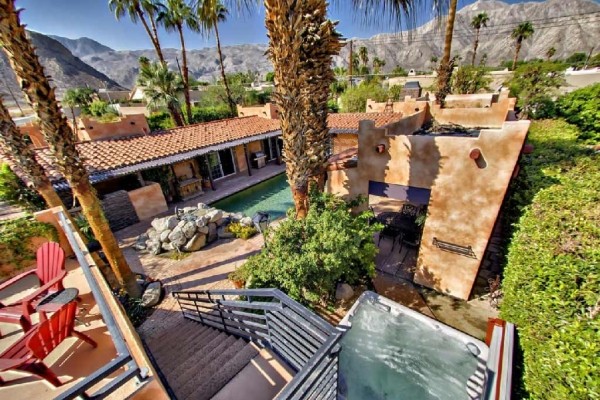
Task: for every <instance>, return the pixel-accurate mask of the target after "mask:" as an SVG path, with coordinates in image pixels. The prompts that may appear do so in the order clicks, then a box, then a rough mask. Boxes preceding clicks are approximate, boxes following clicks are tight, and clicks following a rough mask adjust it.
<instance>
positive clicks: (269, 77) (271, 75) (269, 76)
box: [265, 71, 275, 82]
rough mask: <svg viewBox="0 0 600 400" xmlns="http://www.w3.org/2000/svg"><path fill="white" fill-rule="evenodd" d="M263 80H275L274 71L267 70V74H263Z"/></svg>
mask: <svg viewBox="0 0 600 400" xmlns="http://www.w3.org/2000/svg"><path fill="white" fill-rule="evenodd" d="M265 81H267V82H274V81H275V73H274V72H273V71H269V72H267V75H266V76H265Z"/></svg>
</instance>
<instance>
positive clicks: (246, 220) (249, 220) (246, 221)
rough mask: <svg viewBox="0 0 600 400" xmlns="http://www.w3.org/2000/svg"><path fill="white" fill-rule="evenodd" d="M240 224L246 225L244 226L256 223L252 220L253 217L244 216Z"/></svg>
mask: <svg viewBox="0 0 600 400" xmlns="http://www.w3.org/2000/svg"><path fill="white" fill-rule="evenodd" d="M240 224H242V225H244V226H253V225H254V223H253V222H252V218H250V217H244V218H242V219H240Z"/></svg>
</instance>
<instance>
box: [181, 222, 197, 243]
mask: <svg viewBox="0 0 600 400" xmlns="http://www.w3.org/2000/svg"><path fill="white" fill-rule="evenodd" d="M181 231H182V232H183V234H184V235H185V237H186V238H188V239H191V238H192V236H194V234H195V233H196V223H195V222H191V221H188V222H186V223H185V224H184V225H183V227H182V228H181Z"/></svg>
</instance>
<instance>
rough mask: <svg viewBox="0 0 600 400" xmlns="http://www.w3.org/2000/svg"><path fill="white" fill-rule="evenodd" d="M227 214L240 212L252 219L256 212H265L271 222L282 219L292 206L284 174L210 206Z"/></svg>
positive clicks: (290, 193) (292, 202)
mask: <svg viewBox="0 0 600 400" xmlns="http://www.w3.org/2000/svg"><path fill="white" fill-rule="evenodd" d="M211 206H212V207H215V208H218V209H220V210H224V211H228V212H241V213H244V214H246V215H247V216H249V217H252V216H253V215H254V214H256V213H257V212H258V211H266V212H267V213H269V215H270V216H271V220H274V219H277V218H280V217H284V216H285V214H286V212H287V210H288V209H289V208H291V207H293V206H294V201H293V199H292V191H291V189H290V186H289V185H288V183H287V179H286V176H285V174H281V175H277V176H276V177H274V178H271V179H268V180H266V181H264V182H261V183H259V184H257V185H254V186H252V187H250V188H248V189H245V190H242V191H241V192H238V193H236V194H234V195H231V196H229V197H226V198H224V199H223V200H219V201H217V202H215V203H212V204H211Z"/></svg>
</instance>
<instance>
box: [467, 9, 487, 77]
mask: <svg viewBox="0 0 600 400" xmlns="http://www.w3.org/2000/svg"><path fill="white" fill-rule="evenodd" d="M489 21H490V17H489V16H488V15H487V13H485V12H482V13H479V14H477V15H476V16H474V17H473V19H472V20H471V27H473V29H475V43H473V58H471V65H472V66H475V56H476V55H477V47H478V46H479V32H480V31H481V28H487V23H488V22H489Z"/></svg>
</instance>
